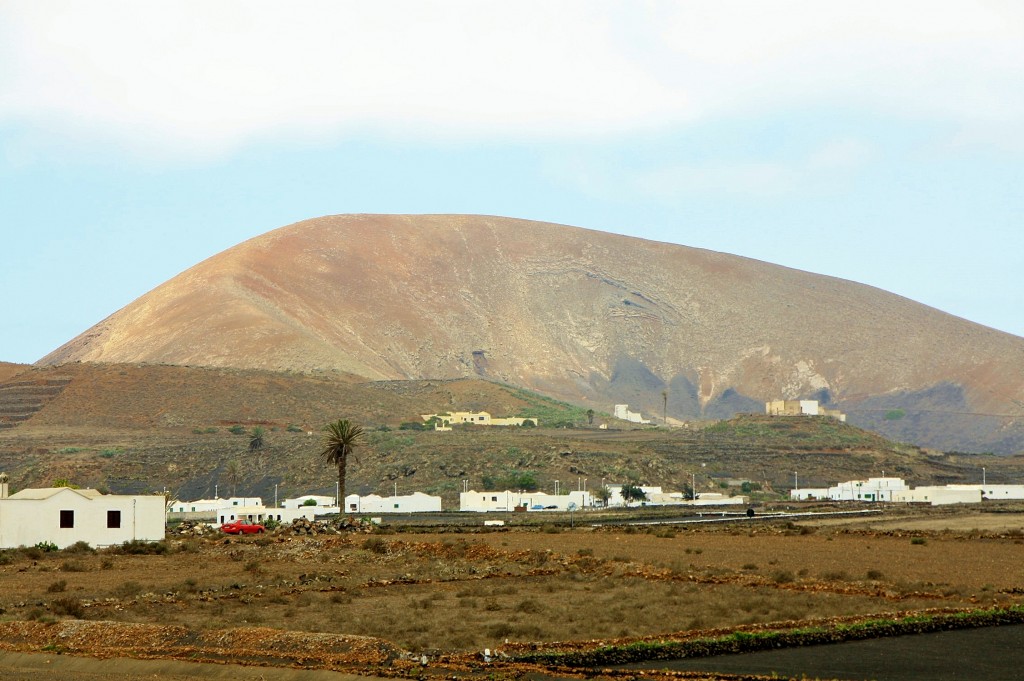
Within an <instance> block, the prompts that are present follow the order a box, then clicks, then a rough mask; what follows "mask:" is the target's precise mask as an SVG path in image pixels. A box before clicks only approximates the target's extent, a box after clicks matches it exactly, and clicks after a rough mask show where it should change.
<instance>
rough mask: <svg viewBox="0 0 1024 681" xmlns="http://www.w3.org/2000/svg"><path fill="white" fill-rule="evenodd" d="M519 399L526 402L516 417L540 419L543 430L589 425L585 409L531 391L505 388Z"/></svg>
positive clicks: (510, 387)
mask: <svg viewBox="0 0 1024 681" xmlns="http://www.w3.org/2000/svg"><path fill="white" fill-rule="evenodd" d="M505 387H506V389H507V390H508V391H509V392H511V393H512V394H513V395H515V396H516V397H517V398H519V399H520V400H522V401H523V402H526V406H524V407H521V408H520V409H519V411H518V412H516V416H517V417H519V418H528V419H538V420H539V421H540V426H541V427H542V428H559V427H562V426H574V425H579V424H585V423H587V410H586V409H584V408H583V407H577V406H576V405H573V404H569V403H568V402H561V401H559V400H555V399H552V398H550V397H545V396H544V395H539V394H537V393H535V392H530V391H529V390H523V389H521V388H514V387H512V386H505Z"/></svg>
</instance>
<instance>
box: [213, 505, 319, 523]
mask: <svg viewBox="0 0 1024 681" xmlns="http://www.w3.org/2000/svg"><path fill="white" fill-rule="evenodd" d="M322 508H323V507H319V506H301V507H299V508H267V507H266V506H224V507H223V508H218V509H217V517H216V518H215V519H214V521H213V522H212V523H210V524H211V525H213V526H214V527H220V526H221V525H223V524H224V523H229V522H231V521H232V520H240V519H241V520H248V521H249V522H251V523H260V524H263V523H265V522H266V521H267V520H268V519H270V518H273V519H274V520H276V521H277V522H280V523H290V522H292V521H293V520H295V519H296V518H306V519H307V520H313V519H314V518H316V510H317V509H322ZM337 511H338V509H337V508H335V509H334V512H335V513H337Z"/></svg>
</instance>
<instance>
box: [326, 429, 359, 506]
mask: <svg viewBox="0 0 1024 681" xmlns="http://www.w3.org/2000/svg"><path fill="white" fill-rule="evenodd" d="M362 441H363V428H362V426H357V425H356V424H354V423H352V422H351V421H349V420H348V419H338V420H337V421H335V422H333V423H328V424H327V425H326V426H324V441H323V449H321V450H320V456H321V458H323V460H324V461H325V462H326V463H329V464H333V465H335V466H337V467H338V505H339V506H341V505H342V504H343V503H344V502H345V468H346V467H347V466H348V457H349V455H350V454H352V453H353V452H354V451H355V448H356V446H357V445H359V444H360V443H361V442H362Z"/></svg>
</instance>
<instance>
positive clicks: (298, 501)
mask: <svg viewBox="0 0 1024 681" xmlns="http://www.w3.org/2000/svg"><path fill="white" fill-rule="evenodd" d="M309 501H313V502H314V503H312V504H307V502H309ZM307 505H308V506H317V507H322V506H326V507H330V508H333V509H334V512H335V513H337V512H338V507H337V506H335V505H334V497H328V496H324V495H322V494H305V495H303V496H301V497H295V498H294V499H285V500H284V501H282V502H281V506H282V507H284V508H299V507H300V506H307Z"/></svg>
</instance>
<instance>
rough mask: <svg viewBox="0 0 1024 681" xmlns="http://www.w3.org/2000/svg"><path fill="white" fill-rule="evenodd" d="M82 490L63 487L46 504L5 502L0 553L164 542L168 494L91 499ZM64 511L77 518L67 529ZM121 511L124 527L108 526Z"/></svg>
mask: <svg viewBox="0 0 1024 681" xmlns="http://www.w3.org/2000/svg"><path fill="white" fill-rule="evenodd" d="M79 491H80V490H73V489H71V488H62V491H60V492H57V493H54V494H53V495H52V496H50V497H48V498H45V499H17V498H8V499H2V500H0V548H5V549H9V548H17V547H18V546H34V545H36V544H38V543H40V542H50V543H53V544H56V545H57V547H58V548H61V549H63V548H67V547H68V546H71V545H72V544H74V543H76V542H80V541H84V542H86V543H88V544H89V545H90V546H93V547H100V546H111V545H116V544H123V543H124V542H126V541H132V540H136V539H138V540H141V541H160V540H162V539H163V538H164V536H165V535H164V507H165V504H166V499H165V498H164V497H163V495H120V494H99V493H96V492H95V490H81V491H84V492H93V493H95V494H96V496H95V497H93V498H89V497H87V496H83V495H81V494H78V492H79ZM61 511H71V512H72V513H73V516H72V520H73V527H65V528H62V527H61V526H60V525H61V522H60V520H61ZM109 511H115V512H120V527H108V526H107V525H108V522H107V521H108V512H109Z"/></svg>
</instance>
